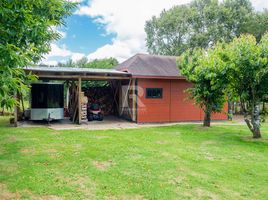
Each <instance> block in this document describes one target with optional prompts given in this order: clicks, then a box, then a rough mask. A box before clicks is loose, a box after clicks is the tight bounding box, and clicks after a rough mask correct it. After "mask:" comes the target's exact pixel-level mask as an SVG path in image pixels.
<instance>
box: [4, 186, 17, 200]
mask: <svg viewBox="0 0 268 200" xmlns="http://www.w3.org/2000/svg"><path fill="white" fill-rule="evenodd" d="M0 199H1V200H8V199H20V196H19V193H17V192H16V193H14V192H10V191H9V190H8V188H7V186H6V185H5V184H3V183H0Z"/></svg>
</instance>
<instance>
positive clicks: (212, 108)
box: [178, 44, 226, 126]
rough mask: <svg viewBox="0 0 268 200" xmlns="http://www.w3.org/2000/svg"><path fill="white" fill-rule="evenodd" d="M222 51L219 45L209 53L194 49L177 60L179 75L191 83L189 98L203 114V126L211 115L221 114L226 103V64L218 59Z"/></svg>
mask: <svg viewBox="0 0 268 200" xmlns="http://www.w3.org/2000/svg"><path fill="white" fill-rule="evenodd" d="M222 50H223V46H222V45H220V44H219V45H217V46H216V47H215V48H213V49H210V50H209V51H204V50H201V49H195V50H194V51H193V52H190V51H187V52H186V53H184V54H183V55H182V56H181V57H180V58H179V60H178V66H179V68H180V71H181V74H182V75H184V76H185V77H186V78H187V80H188V81H190V82H191V83H193V86H192V87H191V88H189V89H188V92H189V93H190V98H192V99H193V100H194V101H195V103H196V104H198V105H199V106H200V107H201V108H202V109H203V110H204V112H205V119H204V125H205V126H207V125H206V120H207V121H208V122H207V123H208V126H209V125H210V117H211V113H216V112H221V111H222V108H223V106H224V103H225V101H226V95H225V89H226V78H225V77H226V70H225V68H226V64H225V63H224V62H222V60H221V59H220V58H219V55H220V53H221V52H222Z"/></svg>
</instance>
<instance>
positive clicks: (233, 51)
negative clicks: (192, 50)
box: [221, 34, 268, 138]
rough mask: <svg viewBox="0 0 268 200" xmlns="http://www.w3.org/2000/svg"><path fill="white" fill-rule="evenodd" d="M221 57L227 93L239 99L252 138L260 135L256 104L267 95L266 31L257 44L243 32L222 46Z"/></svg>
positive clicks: (267, 54) (258, 113)
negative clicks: (226, 81)
mask: <svg viewBox="0 0 268 200" xmlns="http://www.w3.org/2000/svg"><path fill="white" fill-rule="evenodd" d="M222 54H224V55H225V56H223V57H222V58H221V59H222V61H223V62H225V63H226V66H227V71H228V76H227V77H228V82H229V88H230V91H231V92H230V93H231V94H232V96H233V97H236V98H239V100H240V102H241V107H242V111H243V113H244V119H245V122H246V123H247V126H248V128H249V129H250V131H251V132H252V134H253V137H254V138H260V137H261V132H260V108H259V106H260V104H261V102H263V101H266V100H267V96H268V34H266V35H264V36H263V37H262V39H261V41H260V42H259V43H257V40H256V38H255V37H254V36H252V35H243V36H241V37H240V38H236V39H235V40H234V41H233V42H231V43H230V44H229V45H227V46H226V48H225V50H224V52H223V53H222Z"/></svg>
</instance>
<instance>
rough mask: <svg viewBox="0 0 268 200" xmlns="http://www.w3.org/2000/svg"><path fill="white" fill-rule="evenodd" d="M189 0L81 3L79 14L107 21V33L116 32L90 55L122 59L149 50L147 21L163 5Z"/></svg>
mask: <svg viewBox="0 0 268 200" xmlns="http://www.w3.org/2000/svg"><path fill="white" fill-rule="evenodd" d="M188 2H190V0H157V1H156V0H127V1H126V0H109V1H107V0H92V1H90V2H89V4H88V6H81V7H80V8H79V10H78V11H77V12H76V14H78V15H88V16H90V17H93V18H95V22H96V23H99V24H102V25H104V27H105V29H106V32H107V34H110V33H113V34H115V35H116V36H115V38H114V39H113V41H112V44H107V45H104V46H102V47H100V48H99V49H97V50H96V51H95V52H94V53H92V54H89V55H88V57H89V58H90V59H94V58H103V57H111V56H112V57H116V58H117V59H118V60H119V61H123V60H125V59H127V58H129V57H130V56H132V55H133V54H135V53H138V52H146V46H145V37H146V34H145V31H144V26H145V22H146V21H147V20H149V19H150V18H151V17H152V16H153V15H158V14H160V12H161V11H162V10H163V9H169V8H171V7H172V6H174V5H178V4H185V3H188Z"/></svg>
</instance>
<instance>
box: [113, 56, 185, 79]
mask: <svg viewBox="0 0 268 200" xmlns="http://www.w3.org/2000/svg"><path fill="white" fill-rule="evenodd" d="M115 69H117V70H120V71H126V72H128V73H131V74H132V76H157V77H179V76H181V74H180V71H179V69H178V67H177V65H176V57H175V56H158V55H148V54H137V55H135V56H133V57H131V58H129V59H128V60H126V61H125V62H123V63H121V64H119V65H118V66H117V67H115Z"/></svg>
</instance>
